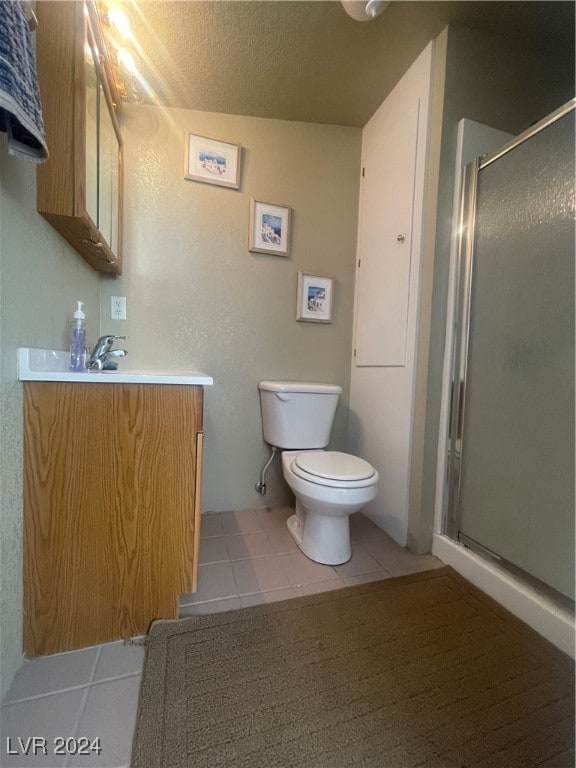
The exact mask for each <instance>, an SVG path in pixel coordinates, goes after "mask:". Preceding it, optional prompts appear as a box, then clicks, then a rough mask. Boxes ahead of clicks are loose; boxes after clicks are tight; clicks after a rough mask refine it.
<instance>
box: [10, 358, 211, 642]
mask: <svg viewBox="0 0 576 768" xmlns="http://www.w3.org/2000/svg"><path fill="white" fill-rule="evenodd" d="M31 352H34V350H19V354H21V355H22V353H31ZM43 352H47V351H46V350H43ZM57 354H62V353H57ZM52 362H54V361H52ZM50 365H51V363H50V361H48V365H47V364H46V363H44V364H42V365H39V366H38V367H39V368H42V367H43V368H47V367H50ZM26 368H27V365H26V363H22V362H21V364H20V378H21V379H23V380H24V614H25V617H24V651H25V654H26V655H27V656H38V655H42V654H50V653H56V652H60V651H66V650H71V649H75V648H82V647H85V646H89V645H95V644H98V643H104V642H109V641H112V640H119V639H122V638H129V637H133V636H135V635H141V634H144V633H146V632H147V630H148V627H149V625H150V623H151V622H152V621H154V620H156V619H174V618H176V617H177V615H178V597H179V595H180V594H182V593H185V592H193V591H195V589H196V574H197V568H198V549H199V536H200V495H201V477H202V445H203V443H202V441H203V432H202V425H203V394H204V390H203V387H204V386H206V385H207V384H211V383H212V379H211V377H209V376H206V375H205V374H202V373H196V372H188V373H185V372H174V373H152V372H148V373H143V372H135V371H124V372H103V373H87V374H70V373H67V372H64V371H60V372H58V371H50V370H32V369H33V368H34V365H32V366H30V365H28V371H27V370H26Z"/></svg>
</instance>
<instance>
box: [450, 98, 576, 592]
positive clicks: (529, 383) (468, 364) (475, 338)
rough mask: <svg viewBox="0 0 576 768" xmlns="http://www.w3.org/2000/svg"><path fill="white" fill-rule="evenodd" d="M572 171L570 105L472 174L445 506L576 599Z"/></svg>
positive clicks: (474, 533)
mask: <svg viewBox="0 0 576 768" xmlns="http://www.w3.org/2000/svg"><path fill="white" fill-rule="evenodd" d="M574 172H575V168H574V108H573V105H572V108H571V109H569V110H568V111H567V112H565V113H564V114H562V115H561V116H560V117H556V118H554V119H553V120H552V119H551V120H550V121H548V122H547V123H546V124H545V125H544V127H540V128H538V129H537V130H534V131H533V132H532V133H531V135H529V136H528V137H526V138H524V139H522V140H518V141H517V142H516V143H515V144H514V145H513V146H511V148H510V149H508V150H506V151H503V152H502V153H501V154H500V155H498V156H496V157H493V158H489V159H488V160H487V161H484V162H482V161H480V162H479V163H478V162H477V163H476V165H475V167H474V169H472V170H470V169H468V182H469V188H468V191H467V193H465V197H466V195H467V199H468V200H469V202H471V203H472V209H471V211H472V212H471V213H469V216H468V225H467V230H468V236H469V237H471V240H470V242H469V243H468V245H467V254H466V256H465V258H464V259H463V261H462V262H461V277H462V279H461V286H462V288H461V292H462V294H463V295H462V297H461V314H460V326H461V331H462V332H463V341H462V345H461V349H460V351H459V352H458V353H457V358H458V357H459V359H458V360H457V363H456V364H457V368H458V370H459V373H458V374H457V375H456V377H455V381H456V382H457V384H455V386H454V391H455V392H456V395H457V396H456V397H454V403H453V411H454V412H453V416H452V422H451V433H452V435H451V456H450V462H451V481H452V483H453V486H452V489H451V496H450V509H449V519H450V527H451V529H452V534H451V535H453V536H454V537H455V538H457V539H458V540H460V541H462V542H463V543H466V544H468V545H471V546H476V547H477V548H479V549H480V550H484V551H487V552H488V553H491V554H492V555H494V556H495V557H497V558H499V559H502V561H504V562H505V563H508V564H510V565H512V566H513V567H515V568H517V569H520V570H521V571H523V572H525V573H526V574H529V575H530V576H531V577H533V578H534V579H537V580H538V581H539V582H542V583H543V584H545V585H548V586H549V587H551V588H553V589H554V590H555V591H557V592H559V593H561V594H562V595H565V596H568V597H569V598H571V599H574V514H575V511H574V341H575V340H574V280H575V274H574V261H575V240H574V212H575V201H574ZM465 250H466V249H465Z"/></svg>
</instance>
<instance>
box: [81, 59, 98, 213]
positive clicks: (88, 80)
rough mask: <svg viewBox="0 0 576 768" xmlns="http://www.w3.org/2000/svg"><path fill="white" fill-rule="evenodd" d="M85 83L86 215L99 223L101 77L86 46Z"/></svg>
mask: <svg viewBox="0 0 576 768" xmlns="http://www.w3.org/2000/svg"><path fill="white" fill-rule="evenodd" d="M85 50H86V56H85V58H84V82H85V89H86V105H85V106H86V117H85V119H86V141H85V144H86V213H87V214H88V216H90V218H91V219H92V221H93V222H94V223H95V224H96V225H97V222H98V89H99V77H98V71H97V69H96V63H95V61H94V52H93V50H92V48H91V47H90V46H89V45H87V46H86V49H85Z"/></svg>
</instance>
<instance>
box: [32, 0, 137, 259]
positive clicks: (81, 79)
mask: <svg viewBox="0 0 576 768" xmlns="http://www.w3.org/2000/svg"><path fill="white" fill-rule="evenodd" d="M37 10H38V21H39V23H38V36H37V45H36V51H37V69H38V80H39V84H40V92H41V98H42V104H43V112H44V124H45V128H46V137H47V142H48V148H49V152H50V157H49V159H48V162H46V163H45V164H44V165H41V166H38V169H37V180H38V186H37V203H38V205H37V207H38V211H39V212H40V213H41V214H42V215H43V216H44V217H45V218H46V219H47V220H48V221H49V222H50V224H51V225H52V226H53V227H54V228H55V229H57V230H58V232H60V234H61V235H62V236H63V237H65V238H66V240H68V242H69V243H70V244H71V245H72V246H73V247H74V248H75V249H76V250H77V251H78V253H80V255H81V256H82V257H83V258H84V259H86V261H87V262H88V263H89V264H90V265H91V266H92V267H93V268H94V269H97V270H99V271H104V272H112V273H116V274H120V272H121V271H122V270H121V263H122V262H121V250H122V136H121V134H120V128H119V125H118V117H117V112H118V111H119V109H118V105H119V104H120V99H119V97H118V95H117V93H116V88H115V83H114V78H113V77H112V70H111V65H110V59H109V56H108V51H107V48H106V45H105V42H104V36H103V33H102V26H101V21H100V17H99V14H98V9H97V6H96V3H95V2H94V0H86V1H85V2H74V1H70V0H62V1H58V2H52V1H51V0H45V2H42V3H39V4H38V8H37Z"/></svg>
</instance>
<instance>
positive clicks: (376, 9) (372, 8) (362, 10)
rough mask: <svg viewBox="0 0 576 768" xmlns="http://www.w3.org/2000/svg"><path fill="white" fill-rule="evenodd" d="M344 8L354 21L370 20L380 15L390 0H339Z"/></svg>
mask: <svg viewBox="0 0 576 768" xmlns="http://www.w3.org/2000/svg"><path fill="white" fill-rule="evenodd" d="M340 2H341V3H342V5H343V7H344V10H345V11H346V13H347V14H348V16H351V17H352V18H353V19H356V21H370V20H371V19H375V18H376V16H380V14H381V13H382V11H383V10H384V8H386V6H387V5H389V4H390V0H368V2H366V0H340Z"/></svg>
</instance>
